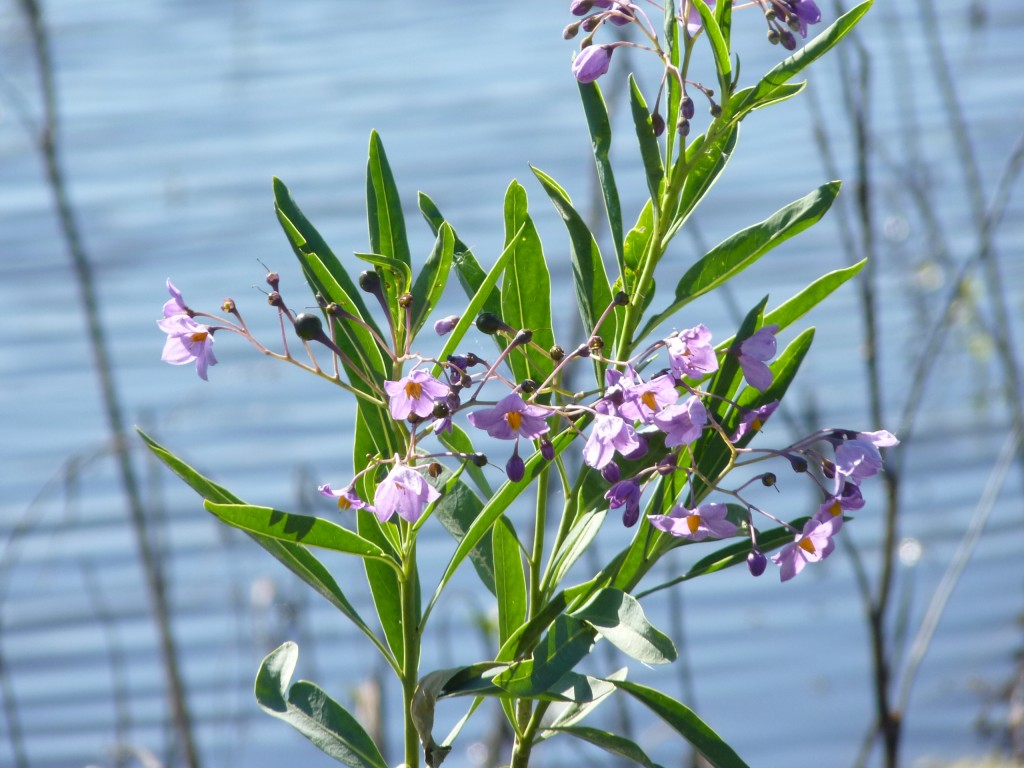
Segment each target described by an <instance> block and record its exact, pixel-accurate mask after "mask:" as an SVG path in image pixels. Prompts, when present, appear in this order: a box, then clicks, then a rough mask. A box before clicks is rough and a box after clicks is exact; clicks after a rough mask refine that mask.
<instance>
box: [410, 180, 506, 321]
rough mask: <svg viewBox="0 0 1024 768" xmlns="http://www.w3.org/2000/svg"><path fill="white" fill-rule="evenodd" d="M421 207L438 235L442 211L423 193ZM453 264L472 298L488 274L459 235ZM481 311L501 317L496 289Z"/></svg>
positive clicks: (456, 237)
mask: <svg viewBox="0 0 1024 768" xmlns="http://www.w3.org/2000/svg"><path fill="white" fill-rule="evenodd" d="M419 206H420V211H421V212H422V213H423V217H424V218H425V219H426V220H427V224H429V225H430V229H431V230H432V231H433V232H434V234H435V235H436V234H437V233H438V232H439V231H440V229H441V225H442V224H443V223H444V217H443V216H442V215H441V211H439V210H438V208H437V206H436V205H434V201H433V200H431V199H430V198H429V197H427V195H425V194H424V193H423V192H420V193H419ZM452 264H454V265H455V274H456V275H458V277H459V282H460V283H461V284H462V288H463V290H464V291H465V292H466V296H468V297H470V298H472V297H473V296H474V295H476V292H477V290H478V289H479V288H480V285H481V284H482V283H483V281H484V279H485V278H486V276H487V274H486V273H485V272H484V271H483V269H481V267H480V264H479V262H478V261H477V260H476V257H475V256H474V255H473V251H472V250H471V249H470V247H469V246H468V245H466V244H465V243H464V242H462V240H460V239H459V236H458V234H456V235H455V253H454V254H453V256H452ZM479 311H480V312H490V313H492V314H495V315H499V316H500V315H501V296H500V295H499V293H498V290H497V289H496V288H492V289H491V291H490V292H489V293H488V294H487V295H486V296H485V297H484V300H483V302H482V304H481V305H480V309H479Z"/></svg>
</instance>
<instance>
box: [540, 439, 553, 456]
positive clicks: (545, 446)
mask: <svg viewBox="0 0 1024 768" xmlns="http://www.w3.org/2000/svg"><path fill="white" fill-rule="evenodd" d="M540 455H541V456H543V457H544V460H545V461H552V460H553V459H554V458H555V446H553V445H552V444H551V441H550V440H548V439H547V438H546V437H541V439H540Z"/></svg>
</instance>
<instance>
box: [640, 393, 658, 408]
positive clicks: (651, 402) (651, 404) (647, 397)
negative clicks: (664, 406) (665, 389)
mask: <svg viewBox="0 0 1024 768" xmlns="http://www.w3.org/2000/svg"><path fill="white" fill-rule="evenodd" d="M640 400H641V401H642V402H643V404H644V405H646V406H647V407H648V408H650V409H651V410H652V411H656V410H658V401H657V399H655V397H654V393H653V392H644V393H643V394H642V395H640Z"/></svg>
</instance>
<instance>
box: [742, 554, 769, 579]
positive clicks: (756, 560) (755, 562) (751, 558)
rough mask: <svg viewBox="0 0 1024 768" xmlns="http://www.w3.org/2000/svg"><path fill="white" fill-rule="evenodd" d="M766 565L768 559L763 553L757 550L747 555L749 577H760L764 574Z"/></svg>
mask: <svg viewBox="0 0 1024 768" xmlns="http://www.w3.org/2000/svg"><path fill="white" fill-rule="evenodd" d="M767 565H768V558H767V557H765V556H764V552H762V551H761V550H759V549H752V550H751V551H750V554H749V555H747V568H748V569H749V571H750V575H751V576H760V575H761V574H762V573H764V569H765V567H766V566H767Z"/></svg>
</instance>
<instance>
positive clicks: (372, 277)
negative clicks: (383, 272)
mask: <svg viewBox="0 0 1024 768" xmlns="http://www.w3.org/2000/svg"><path fill="white" fill-rule="evenodd" d="M359 287H360V288H362V289H363V290H364V291H366V292H367V293H377V292H378V291H379V290H380V275H378V274H377V273H376V272H374V271H373V270H372V269H367V270H365V271H364V272H360V273H359Z"/></svg>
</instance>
